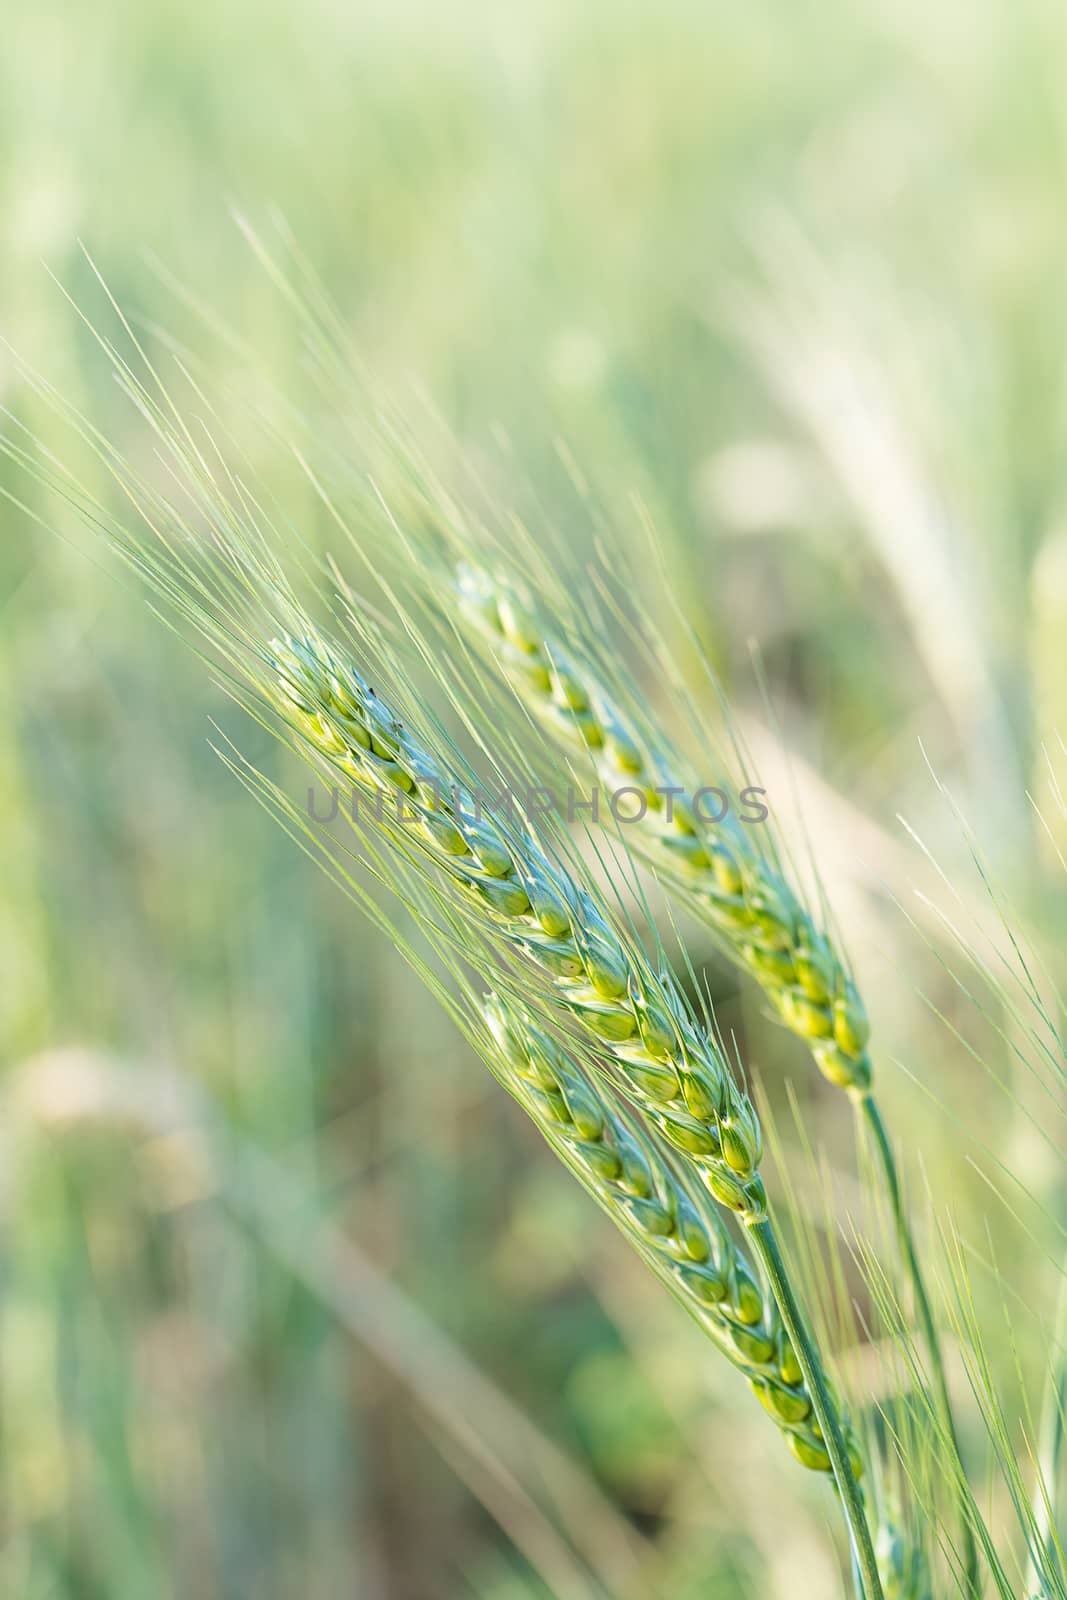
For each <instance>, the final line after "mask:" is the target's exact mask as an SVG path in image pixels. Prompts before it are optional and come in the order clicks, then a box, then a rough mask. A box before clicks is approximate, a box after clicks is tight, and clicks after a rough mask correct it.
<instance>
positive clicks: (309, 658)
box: [271, 629, 882, 1600]
mask: <svg viewBox="0 0 1067 1600" xmlns="http://www.w3.org/2000/svg"><path fill="white" fill-rule="evenodd" d="M271 657H272V661H273V666H274V671H275V675H276V678H275V683H276V698H277V703H278V707H279V710H281V711H282V713H283V714H284V715H285V716H286V717H287V718H288V719H289V721H290V722H291V724H292V725H293V726H294V727H295V728H296V729H297V731H298V732H299V733H301V734H302V735H303V737H304V739H305V740H306V741H307V743H308V744H309V745H310V747H311V749H312V750H313V751H314V752H315V753H317V754H318V755H319V756H320V757H323V758H325V759H326V761H328V762H329V763H330V764H331V766H332V767H333V768H334V769H335V770H339V771H341V772H343V773H344V774H345V775H346V777H347V778H348V779H350V780H351V781H352V782H353V783H354V784H356V785H357V786H358V787H359V788H361V789H362V790H363V791H364V793H365V794H367V795H370V796H373V797H377V799H378V801H379V803H378V804H377V805H376V806H375V808H374V811H375V815H376V818H377V819H378V820H379V821H380V822H382V825H383V826H384V827H385V828H386V831H387V832H389V833H391V834H392V833H396V834H399V835H400V837H401V838H402V839H403V842H404V844H405V846H406V847H407V848H408V850H409V851H412V850H413V851H414V853H415V856H416V858H417V859H418V860H419V861H420V862H426V863H428V864H430V866H431V870H432V871H433V873H434V875H435V876H436V877H437V878H438V879H439V880H442V879H443V881H444V882H445V883H446V884H451V885H452V886H454V887H455V889H457V890H458V891H459V892H460V894H461V895H462V896H463V897H464V899H465V902H466V903H467V904H468V905H472V904H473V905H475V906H477V907H478V908H479V912H480V914H481V915H482V917H484V918H485V919H487V921H488V923H489V925H490V926H491V927H492V928H493V929H494V930H495V931H496V932H497V933H498V934H499V935H500V936H501V937H502V938H503V939H504V941H505V943H506V944H507V945H508V946H509V947H510V948H511V949H513V950H516V951H518V952H519V953H521V954H523V955H525V956H526V957H528V958H529V959H530V960H531V961H532V962H533V963H534V964H535V965H536V966H537V967H538V968H539V969H540V971H541V972H542V973H543V974H544V975H545V976H546V977H547V978H548V979H549V980H550V981H551V984H552V985H553V987H554V989H555V991H556V993H557V995H558V996H559V998H560V1000H561V1001H562V1003H563V1005H564V1007H565V1008H566V1010H567V1012H568V1013H569V1015H570V1016H571V1017H572V1018H573V1019H574V1020H575V1022H576V1023H577V1025H578V1026H579V1027H580V1028H581V1030H582V1031H583V1034H584V1037H585V1039H586V1040H587V1042H588V1043H589V1044H590V1046H591V1047H592V1050H593V1052H594V1053H593V1054H592V1056H591V1059H592V1060H593V1061H594V1062H596V1063H606V1064H607V1065H608V1067H609V1070H610V1071H611V1073H612V1075H613V1076H614V1077H615V1079H616V1080H617V1081H618V1082H619V1083H620V1084H621V1085H622V1087H623V1089H624V1092H625V1093H626V1095H627V1097H628V1098H629V1099H630V1100H631V1101H632V1102H633V1103H634V1104H636V1105H638V1106H639V1107H640V1108H641V1109H642V1111H643V1112H644V1113H645V1115H646V1116H647V1117H648V1119H649V1121H650V1123H651V1124H653V1125H654V1126H655V1127H656V1128H657V1129H658V1130H659V1131H660V1132H661V1133H662V1134H663V1135H664V1137H665V1138H666V1139H667V1140H668V1141H669V1142H670V1144H671V1145H672V1146H674V1148H675V1149H676V1150H678V1151H680V1152H681V1153H682V1154H683V1155H684V1157H685V1158H686V1159H687V1160H688V1161H689V1162H690V1163H691V1164H692V1166H693V1167H694V1170H695V1171H696V1173H697V1175H698V1176H699V1178H700V1180H701V1182H702V1183H703V1184H704V1186H705V1187H706V1188H707V1189H708V1191H709V1192H710V1193H711V1194H712V1196H713V1197H714V1198H715V1199H716V1200H717V1201H718V1202H719V1203H720V1204H721V1205H723V1206H724V1207H726V1208H728V1209H729V1210H732V1211H734V1212H735V1213H736V1214H737V1215H738V1217H739V1218H740V1219H741V1220H742V1221H743V1222H744V1223H745V1225H746V1227H747V1228H748V1233H749V1238H750V1239H751V1241H752V1245H753V1249H754V1251H755V1253H756V1255H757V1257H758V1259H759V1261H760V1263H761V1266H762V1268H763V1271H764V1273H765V1274H766V1276H767V1279H768V1282H769V1284H770V1287H771V1291H772V1293H773V1296H774V1299H775V1302H776V1304H777V1308H778V1314H779V1316H780V1317H781V1320H782V1325H783V1328H784V1331H785V1334H786V1336H787V1337H788V1339H789V1342H790V1345H791V1347H792V1349H793V1351H794V1352H795V1355H796V1362H797V1366H798V1368H799V1370H800V1372H801V1373H802V1375H803V1378H804V1382H805V1384H806V1385H807V1388H808V1390H809V1392H810V1395H811V1400H812V1405H813V1407H814V1410H815V1416H816V1420H817V1422H818V1425H819V1429H820V1432H821V1437H822V1439H823V1440H824V1442H825V1447H826V1453H827V1455H828V1456H829V1458H830V1462H831V1466H832V1470H833V1474H834V1481H835V1483H836V1485H837V1488H838V1492H839V1495H840V1498H841V1502H842V1505H843V1507H844V1510H845V1515H846V1519H847V1522H848V1526H849V1531H850V1535H851V1538H852V1542H853V1552H854V1556H855V1559H856V1561H857V1564H858V1568H859V1573H860V1578H861V1582H862V1586H863V1592H864V1593H865V1595H866V1596H867V1597H868V1600H881V1594H882V1591H881V1584H880V1579H879V1576H878V1569H877V1563H876V1560H875V1555H874V1549H873V1545H872V1542H871V1536H870V1530H869V1528H868V1525H867V1519H866V1514H865V1511H864V1507H863V1496H862V1491H861V1489H860V1485H859V1479H858V1476H857V1471H856V1462H854V1460H853V1456H852V1454H851V1452H850V1450H849V1448H848V1443H847V1440H846V1438H845V1434H844V1432H843V1429H842V1426H841V1421H840V1418H839V1416H838V1413H837V1408H836V1405H835V1403H834V1400H833V1397H832V1395H831V1393H830V1389H829V1386H828V1383H827V1379H826V1376H825V1373H824V1371H823V1367H822V1363H821V1360H820V1358H819V1355H818V1351H817V1349H816V1347H815V1344H814V1342H813V1340H812V1338H811V1335H810V1332H809V1331H808V1328H807V1325H806V1322H805V1319H804V1317H803V1314H802V1312H801V1310H800V1305H799V1302H798V1300H797V1296H796V1293H795V1291H794V1289H793V1286H792V1282H791V1278H790V1275H789V1273H788V1271H787V1268H786V1264H785V1261H784V1259H783V1257H782V1253H781V1249H780V1246H779V1243H778V1238H777V1234H776V1231H775V1230H774V1228H773V1227H772V1224H771V1221H770V1219H769V1216H768V1211H767V1195H766V1189H765V1187H764V1183H763V1179H762V1177H761V1176H760V1172H759V1160H760V1155H761V1149H762V1144H761V1135H760V1126H759V1119H758V1117H757V1115H756V1112H755V1108H754V1107H753V1105H752V1103H751V1101H750V1100H749V1098H748V1096H747V1094H745V1093H744V1092H743V1091H742V1090H741V1089H740V1088H739V1087H738V1085H737V1084H736V1083H735V1082H734V1080H733V1077H732V1075H731V1073H730V1071H729V1068H728V1066H727V1064H726V1062H725V1060H724V1059H723V1056H722V1054H721V1052H720V1051H719V1050H718V1049H717V1047H716V1046H715V1045H714V1043H713V1042H712V1040H711V1038H710V1037H709V1036H708V1034H707V1033H706V1032H705V1031H704V1030H702V1029H701V1028H700V1027H699V1025H698V1024H697V1022H696V1020H695V1019H694V1017H693V1016H692V1014H691V1012H690V1010H689V1007H688V1006H687V1004H686V1002H685V1000H684V998H683V996H682V994H681V992H680V990H679V989H678V987H677V985H676V984H675V983H674V982H673V981H672V979H671V978H670V975H669V974H668V973H666V972H665V971H664V972H657V971H655V970H654V969H653V968H652V967H651V965H650V964H649V963H648V962H647V960H645V959H644V958H643V957H642V955H641V953H640V952H639V951H638V950H637V949H636V947H635V945H634V944H633V942H632V941H630V940H628V939H626V938H624V937H623V935H622V934H621V933H620V932H619V930H618V928H617V927H615V926H614V925H613V923H612V921H611V920H610V919H609V918H608V916H607V914H606V913H605V911H604V910H603V908H602V907H601V906H600V904H599V902H598V901H597V899H596V898H595V896H594V895H593V894H592V893H591V892H590V890H589V889H588V888H587V887H586V886H585V885H583V884H581V883H579V882H578V881H577V879H576V878H575V877H574V876H573V875H572V874H571V873H569V872H568V871H567V870H566V869H565V868H564V867H563V866H562V865H561V864H560V863H559V862H558V861H554V860H551V859H550V858H549V856H548V855H547V854H546V853H545V852H544V850H543V849H542V848H541V847H540V845H539V844H538V843H537V841H536V840H535V838H534V836H533V834H532V833H531V832H530V831H529V829H527V828H525V827H520V826H517V825H511V826H509V827H508V828H507V829H506V830H505V828H504V827H503V826H497V825H496V824H495V823H493V822H491V821H490V820H489V819H487V818H486V817H484V816H483V815H482V814H481V811H482V807H481V805H480V804H479V803H478V796H477V794H476V793H474V792H472V791H471V790H469V789H467V788H465V786H464V785H463V784H462V783H461V782H459V781H458V780H457V777H456V774H455V772H454V770H452V769H451V768H450V766H449V764H448V763H447V762H445V761H444V760H442V759H441V758H440V757H439V756H437V755H435V754H433V753H431V752H430V751H429V750H428V749H427V748H425V747H424V746H422V745H421V744H420V743H419V742H418V741H417V740H416V739H415V738H414V737H413V735H412V734H411V733H410V731H409V730H408V729H407V728H405V726H404V725H403V723H401V722H400V721H399V720H398V719H397V717H395V716H394V715H393V713H392V712H391V711H390V709H389V707H388V706H387V705H386V703H385V702H384V701H383V700H382V699H381V697H380V696H379V695H377V694H376V693H375V691H374V690H373V689H372V688H371V686H370V685H369V684H368V683H367V682H366V681H365V680H364V679H363V678H362V677H361V676H360V674H359V673H357V672H356V671H355V669H354V668H353V667H352V665H351V664H350V663H349V662H348V661H346V660H345V659H344V658H343V657H342V656H341V655H340V654H339V653H338V652H337V651H336V650H335V649H333V648H332V647H331V646H330V645H329V644H328V643H327V642H326V641H325V640H324V639H323V638H321V636H319V635H318V634H316V633H314V632H312V631H311V630H309V629H308V630H306V631H305V632H304V634H303V635H302V636H301V637H293V636H290V637H288V638H284V639H277V640H274V641H273V642H272V645H271ZM382 796H386V797H392V798H394V799H397V797H399V798H398V799H397V804H396V808H395V816H394V817H393V818H390V819H389V820H388V821H386V820H385V819H383V816H382V806H381V804H380V801H381V797H382Z"/></svg>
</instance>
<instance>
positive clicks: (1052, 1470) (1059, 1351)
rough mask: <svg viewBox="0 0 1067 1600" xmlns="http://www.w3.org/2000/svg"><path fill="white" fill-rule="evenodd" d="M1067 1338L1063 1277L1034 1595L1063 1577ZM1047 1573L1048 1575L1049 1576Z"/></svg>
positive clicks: (1046, 1411) (1044, 1433)
mask: <svg viewBox="0 0 1067 1600" xmlns="http://www.w3.org/2000/svg"><path fill="white" fill-rule="evenodd" d="M1065 1338H1067V1277H1064V1278H1062V1279H1061V1280H1060V1293H1059V1299H1058V1301H1057V1305H1056V1331H1055V1348H1054V1351H1053V1361H1054V1363H1055V1366H1054V1369H1053V1374H1052V1377H1051V1380H1050V1382H1049V1385H1048V1388H1047V1390H1046V1393H1045V1401H1044V1406H1043V1408H1042V1415H1041V1431H1040V1434H1039V1435H1038V1437H1039V1440H1040V1445H1039V1449H1038V1457H1037V1460H1038V1467H1037V1478H1038V1481H1037V1484H1036V1486H1035V1488H1034V1495H1033V1504H1034V1523H1035V1528H1034V1533H1035V1540H1034V1548H1032V1549H1031V1552H1030V1563H1029V1571H1028V1573H1027V1588H1028V1590H1032V1591H1033V1592H1034V1593H1035V1594H1037V1593H1038V1592H1039V1591H1041V1592H1044V1585H1045V1583H1046V1581H1048V1582H1051V1581H1052V1579H1053V1578H1054V1577H1055V1578H1060V1579H1062V1577H1063V1575H1064V1573H1063V1561H1062V1560H1061V1555H1062V1545H1061V1543H1060V1539H1059V1535H1058V1534H1057V1532H1056V1527H1057V1523H1056V1511H1057V1507H1058V1498H1057V1490H1058V1488H1059V1477H1060V1463H1061V1461H1062V1459H1063V1454H1064V1448H1063V1447H1064V1415H1065V1409H1064V1408H1065V1407H1067V1358H1065V1355H1064V1340H1065ZM1046 1573H1047V1574H1048V1577H1047V1579H1046V1576H1045V1575H1046Z"/></svg>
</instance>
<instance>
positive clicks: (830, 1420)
mask: <svg viewBox="0 0 1067 1600" xmlns="http://www.w3.org/2000/svg"><path fill="white" fill-rule="evenodd" d="M748 1230H749V1233H750V1235H751V1237H752V1243H753V1247H754V1248H755V1250H756V1253H757V1254H758V1256H759V1258H760V1261H761V1262H762V1264H763V1269H764V1271H765V1272H766V1274H767V1278H768V1281H769V1283H770V1286H771V1292H772V1293H773V1295H774V1298H775V1302H776V1304H777V1306H778V1311H779V1314H780V1316H781V1318H782V1322H783V1324H784V1326H785V1331H786V1333H787V1334H788V1335H789V1339H790V1343H791V1344H792V1346H793V1349H794V1351H795V1352H796V1358H797V1361H798V1362H799V1363H800V1370H801V1372H803V1374H804V1381H805V1383H806V1384H807V1386H808V1393H809V1394H810V1395H811V1399H812V1404H813V1405H814V1407H815V1415H816V1417H817V1419H818V1423H819V1427H820V1429H821V1431H822V1436H823V1443H824V1444H825V1445H826V1452H827V1454H828V1456H829V1457H830V1465H831V1466H832V1468H833V1472H834V1480H835V1482H836V1484H837V1490H838V1493H839V1494H840V1496H841V1504H842V1505H843V1507H844V1510H845V1517H846V1519H847V1521H848V1527H849V1533H850V1535H851V1538H852V1552H853V1555H854V1557H855V1561H856V1565H857V1566H858V1568H859V1571H860V1575H861V1577H862V1580H863V1592H864V1600H884V1597H883V1594H882V1583H881V1579H880V1578H879V1576H878V1564H877V1562H876V1561H875V1557H874V1546H873V1544H872V1543H871V1531H870V1528H869V1527H868V1526H867V1515H866V1512H865V1511H864V1509H863V1495H862V1492H861V1490H860V1486H859V1483H858V1481H857V1479H856V1474H855V1472H854V1471H853V1468H852V1462H851V1460H850V1459H849V1454H848V1447H847V1446H846V1444H845V1436H844V1434H843V1433H842V1431H841V1423H840V1421H839V1419H838V1415H837V1409H836V1407H835V1405H834V1402H833V1398H832V1396H831V1394H830V1387H829V1385H828V1383H827V1381H826V1374H825V1373H824V1372H823V1368H822V1362H821V1361H820V1359H819V1354H818V1351H817V1350H816V1348H815V1342H814V1340H813V1339H812V1337H811V1334H810V1333H809V1332H808V1328H807V1324H806V1323H805V1321H804V1316H803V1313H802V1312H801V1309H800V1305H799V1303H798V1301H797V1298H796V1295H795V1294H794V1292H793V1285H792V1284H791V1283H790V1281H789V1274H788V1272H787V1271H786V1265H785V1262H784V1261H783V1259H782V1252H781V1249H780V1248H779V1245H778V1239H777V1236H776V1234H775V1232H774V1228H773V1225H772V1224H771V1222H770V1220H769V1219H766V1218H765V1219H764V1220H763V1221H762V1222H750V1223H749V1224H748Z"/></svg>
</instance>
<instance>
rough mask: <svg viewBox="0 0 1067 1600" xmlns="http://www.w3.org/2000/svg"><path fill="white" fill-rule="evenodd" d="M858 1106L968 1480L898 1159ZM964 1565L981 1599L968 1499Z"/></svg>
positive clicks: (875, 1112)
mask: <svg viewBox="0 0 1067 1600" xmlns="http://www.w3.org/2000/svg"><path fill="white" fill-rule="evenodd" d="M855 1103H856V1106H857V1108H858V1109H859V1110H860V1111H861V1113H862V1115H863V1117H864V1118H865V1120H866V1123H867V1127H868V1128H869V1130H870V1132H871V1133H872V1135H873V1136H874V1143H875V1147H876V1149H877V1151H878V1159H879V1162H880V1164H881V1168H882V1173H883V1176H884V1178H885V1186H886V1191H887V1193H888V1195H889V1204H890V1206H891V1207H892V1211H893V1222H894V1225H895V1227H896V1232H897V1242H898V1244H899V1247H900V1252H901V1255H902V1256H903V1257H904V1262H905V1265H906V1267H907V1269H908V1276H909V1277H910V1278H911V1285H912V1291H913V1293H914V1296H915V1309H916V1312H917V1313H918V1317H919V1322H920V1323H921V1325H922V1330H923V1336H924V1338H925V1340H926V1345H927V1349H928V1351H929V1355H930V1366H931V1370H932V1372H933V1379H934V1388H935V1390H936V1392H937V1397H938V1401H939V1403H940V1407H941V1412H942V1420H943V1422H944V1426H945V1431H946V1433H947V1435H948V1438H949V1441H950V1442H951V1445H952V1449H953V1451H954V1453H955V1456H956V1462H957V1465H958V1467H959V1470H960V1473H961V1475H963V1477H964V1478H966V1473H965V1471H964V1466H963V1454H962V1451H961V1450H960V1441H959V1435H958V1434H957V1432H956V1421H955V1418H954V1416H953V1413H952V1399H951V1396H950V1395H949V1390H948V1377H947V1374H946V1372H945V1362H944V1357H943V1356H942V1354H941V1341H940V1339H939V1337H938V1332H937V1324H936V1323H935V1321H934V1314H933V1311H932V1310H931V1309H930V1297H929V1295H928V1294H927V1292H926V1284H925V1282H924V1280H923V1274H922V1268H921V1267H920V1265H919V1255H918V1252H917V1250H916V1248H915V1239H914V1236H913V1235H912V1231H911V1224H910V1222H909V1221H908V1214H907V1211H906V1210H905V1208H904V1200H903V1196H902V1195H901V1190H900V1174H899V1173H898V1171H897V1161H896V1156H895V1155H894V1154H893V1146H892V1145H891V1144H890V1142H889V1134H888V1133H887V1132H886V1126H885V1123H884V1122H883V1121H882V1114H881V1112H880V1111H879V1109H878V1103H877V1101H876V1100H875V1098H874V1096H873V1095H872V1094H863V1095H857V1096H855ZM963 1564H964V1569H965V1571H966V1574H967V1593H968V1594H969V1595H971V1596H972V1597H973V1600H979V1597H980V1596H981V1593H982V1586H981V1582H980V1580H979V1575H978V1545H977V1542H976V1540H975V1536H974V1527H973V1525H972V1521H971V1511H970V1506H969V1502H968V1500H967V1499H966V1498H965V1499H964V1504H963Z"/></svg>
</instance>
